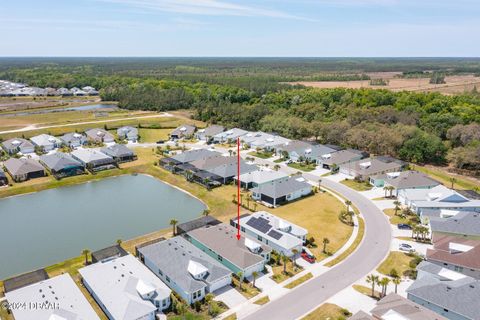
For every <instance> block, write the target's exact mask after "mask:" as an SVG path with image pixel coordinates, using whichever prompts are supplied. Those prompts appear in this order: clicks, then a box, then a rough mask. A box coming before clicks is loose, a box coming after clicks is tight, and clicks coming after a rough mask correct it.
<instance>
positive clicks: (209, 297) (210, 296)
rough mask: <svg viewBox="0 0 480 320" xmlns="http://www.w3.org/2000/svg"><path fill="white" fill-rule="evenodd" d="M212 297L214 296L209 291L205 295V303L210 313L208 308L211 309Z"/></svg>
mask: <svg viewBox="0 0 480 320" xmlns="http://www.w3.org/2000/svg"><path fill="white" fill-rule="evenodd" d="M213 298H214V295H213V294H211V293H208V294H207V295H206V296H205V303H206V304H207V305H208V313H210V311H211V310H210V309H211V303H212V301H213Z"/></svg>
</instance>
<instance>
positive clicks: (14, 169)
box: [4, 158, 45, 182]
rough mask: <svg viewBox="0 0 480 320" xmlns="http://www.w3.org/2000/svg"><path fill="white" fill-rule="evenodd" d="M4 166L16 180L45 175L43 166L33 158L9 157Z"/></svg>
mask: <svg viewBox="0 0 480 320" xmlns="http://www.w3.org/2000/svg"><path fill="white" fill-rule="evenodd" d="M4 166H5V169H7V171H8V173H9V174H10V176H11V177H12V179H13V180H14V181H16V182H21V181H25V180H28V179H33V178H39V177H43V176H45V168H44V167H43V166H42V165H41V164H40V163H39V162H38V161H37V160H33V159H24V158H21V159H16V158H10V159H8V160H7V161H5V162H4Z"/></svg>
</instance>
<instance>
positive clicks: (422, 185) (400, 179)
mask: <svg viewBox="0 0 480 320" xmlns="http://www.w3.org/2000/svg"><path fill="white" fill-rule="evenodd" d="M380 179H381V180H382V181H380ZM376 180H379V181H378V182H377V183H376V185H377V186H378V187H383V186H385V187H393V188H394V189H395V190H394V192H393V195H395V196H398V194H399V192H400V191H401V190H407V189H432V188H434V187H436V186H438V185H440V182H438V181H436V180H433V179H432V178H430V177H429V176H428V175H426V174H425V173H422V172H418V171H412V170H408V171H403V172H389V173H386V174H385V175H382V177H379V178H377V179H376Z"/></svg>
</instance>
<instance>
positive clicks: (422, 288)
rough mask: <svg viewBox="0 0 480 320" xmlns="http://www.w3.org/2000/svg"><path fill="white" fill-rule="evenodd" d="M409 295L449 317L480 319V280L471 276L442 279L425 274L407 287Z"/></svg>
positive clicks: (412, 298) (459, 319)
mask: <svg viewBox="0 0 480 320" xmlns="http://www.w3.org/2000/svg"><path fill="white" fill-rule="evenodd" d="M407 297H408V299H409V300H411V301H413V302H415V303H417V304H419V305H421V306H423V307H425V308H427V309H430V310H432V311H434V312H436V313H438V314H440V315H442V316H444V317H446V318H447V319H455V320H476V319H480V308H479V307H478V306H479V299H480V281H479V280H475V279H473V278H471V277H463V278H460V279H456V280H443V281H442V280H440V279H438V278H437V277H434V276H429V275H425V276H422V277H420V278H417V280H415V282H414V283H413V284H412V285H411V286H410V287H409V288H408V289H407Z"/></svg>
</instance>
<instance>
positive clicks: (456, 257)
mask: <svg viewBox="0 0 480 320" xmlns="http://www.w3.org/2000/svg"><path fill="white" fill-rule="evenodd" d="M434 241H435V242H434V246H433V249H430V248H429V249H427V254H426V256H427V260H429V261H438V262H442V263H443V262H446V263H450V264H453V265H457V266H461V267H465V268H470V269H476V270H480V241H479V240H471V239H464V238H459V237H451V236H443V237H442V236H437V237H435V238H434Z"/></svg>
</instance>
